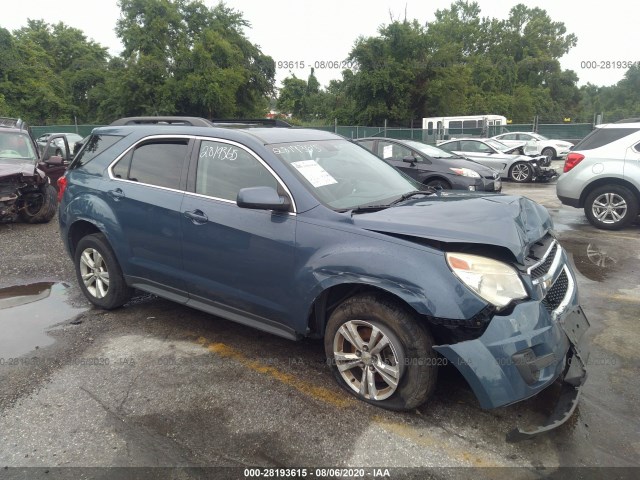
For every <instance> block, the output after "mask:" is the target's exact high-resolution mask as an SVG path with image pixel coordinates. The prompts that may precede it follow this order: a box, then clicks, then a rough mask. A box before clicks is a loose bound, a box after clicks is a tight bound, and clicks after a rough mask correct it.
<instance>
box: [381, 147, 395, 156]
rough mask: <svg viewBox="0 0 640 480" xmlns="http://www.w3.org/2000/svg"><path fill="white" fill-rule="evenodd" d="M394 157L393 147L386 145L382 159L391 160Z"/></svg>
mask: <svg viewBox="0 0 640 480" xmlns="http://www.w3.org/2000/svg"><path fill="white" fill-rule="evenodd" d="M391 157H393V145H386V146H385V147H384V148H383V149H382V158H391Z"/></svg>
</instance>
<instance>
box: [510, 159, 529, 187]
mask: <svg viewBox="0 0 640 480" xmlns="http://www.w3.org/2000/svg"><path fill="white" fill-rule="evenodd" d="M509 178H510V179H511V180H512V181H514V182H517V183H526V182H530V181H531V179H532V178H533V167H531V165H529V164H528V163H527V162H516V163H514V164H513V165H511V168H510V169H509Z"/></svg>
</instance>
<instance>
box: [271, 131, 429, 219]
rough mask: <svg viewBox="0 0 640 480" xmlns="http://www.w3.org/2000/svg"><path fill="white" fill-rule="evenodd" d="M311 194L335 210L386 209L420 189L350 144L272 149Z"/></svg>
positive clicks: (297, 144)
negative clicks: (369, 206) (365, 207)
mask: <svg viewBox="0 0 640 480" xmlns="http://www.w3.org/2000/svg"><path fill="white" fill-rule="evenodd" d="M269 148H271V149H272V151H273V153H274V154H275V155H276V156H277V157H278V158H279V159H280V160H282V162H283V163H284V164H285V165H287V166H288V167H289V168H290V169H291V171H292V172H293V173H294V174H295V175H296V176H297V177H298V178H299V179H300V180H301V181H302V183H304V184H305V185H306V186H307V188H308V189H309V191H310V192H311V193H312V194H313V195H314V196H315V197H316V198H317V199H318V200H320V202H322V203H323V204H325V205H327V206H328V207H330V208H333V209H335V210H350V209H353V208H356V207H361V206H367V205H386V204H389V203H390V202H391V201H393V200H396V199H398V197H400V196H401V195H403V194H405V193H408V192H411V191H414V190H419V189H420V185H419V184H418V183H416V182H414V181H413V180H411V179H410V178H409V177H406V176H405V175H404V174H402V173H401V172H400V171H399V170H396V169H395V168H394V167H392V166H391V165H389V164H388V163H386V162H385V161H384V160H381V159H379V158H378V157H376V156H375V155H374V154H372V153H371V152H369V151H368V150H365V149H364V148H362V147H360V146H358V145H355V144H353V143H351V142H349V141H347V140H323V141H315V142H295V143H281V144H276V145H270V146H269Z"/></svg>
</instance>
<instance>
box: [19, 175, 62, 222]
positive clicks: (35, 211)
mask: <svg viewBox="0 0 640 480" xmlns="http://www.w3.org/2000/svg"><path fill="white" fill-rule="evenodd" d="M56 208H58V192H57V191H56V189H55V188H53V186H52V185H49V184H48V183H47V184H45V185H42V186H41V187H40V188H39V189H38V191H36V192H31V193H27V194H26V195H25V196H24V201H23V205H22V206H21V208H20V218H21V219H22V221H23V222H26V223H48V222H49V221H51V219H52V218H53V217H54V216H55V214H56Z"/></svg>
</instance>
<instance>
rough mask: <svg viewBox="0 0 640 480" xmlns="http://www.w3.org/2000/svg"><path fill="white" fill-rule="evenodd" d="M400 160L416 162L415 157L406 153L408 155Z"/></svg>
mask: <svg viewBox="0 0 640 480" xmlns="http://www.w3.org/2000/svg"><path fill="white" fill-rule="evenodd" d="M402 161H403V162H405V163H416V162H417V159H416V157H413V156H411V155H408V156H406V157H404V158H403V159H402Z"/></svg>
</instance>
